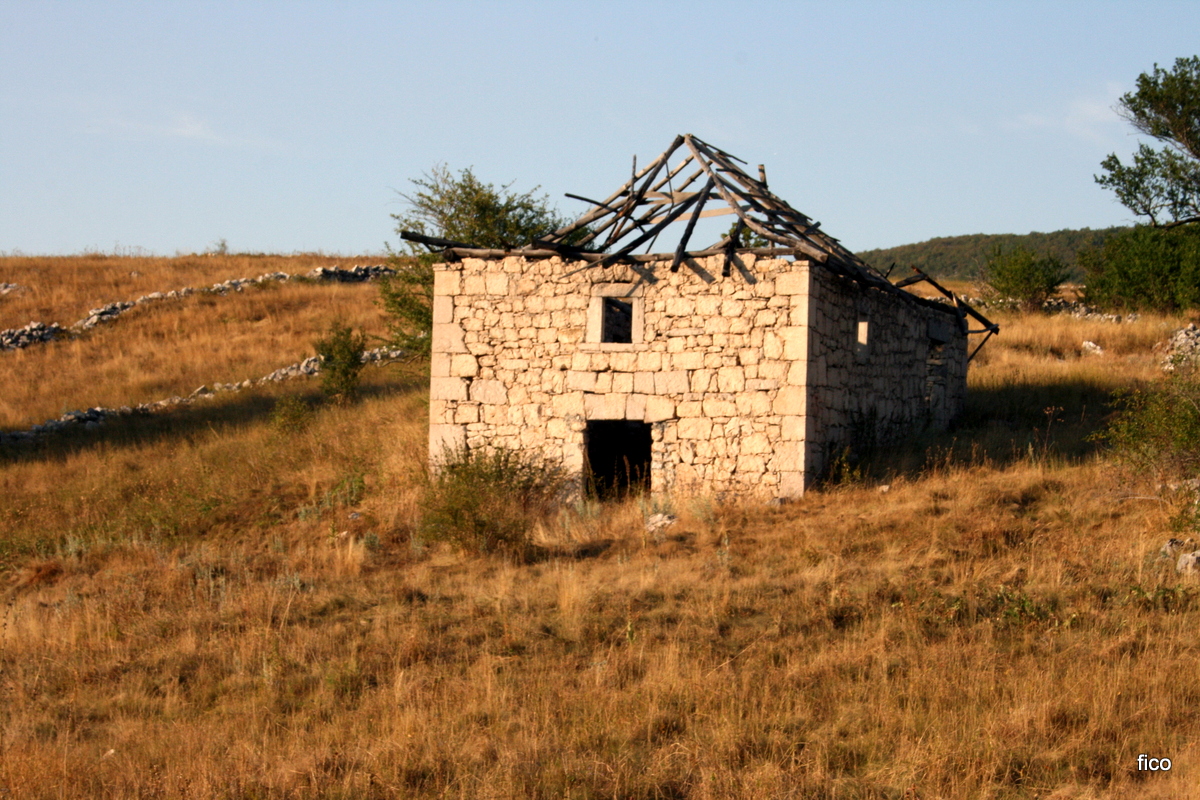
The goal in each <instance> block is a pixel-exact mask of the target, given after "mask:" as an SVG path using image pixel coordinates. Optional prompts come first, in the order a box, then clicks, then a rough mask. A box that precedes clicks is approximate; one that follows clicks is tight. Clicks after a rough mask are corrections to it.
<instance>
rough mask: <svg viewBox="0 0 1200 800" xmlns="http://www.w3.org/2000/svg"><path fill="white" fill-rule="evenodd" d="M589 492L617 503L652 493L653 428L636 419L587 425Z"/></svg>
mask: <svg viewBox="0 0 1200 800" xmlns="http://www.w3.org/2000/svg"><path fill="white" fill-rule="evenodd" d="M586 436H587V474H586V476H585V478H586V482H587V489H588V493H589V494H590V495H592V496H594V497H597V498H599V499H601V500H614V499H619V498H622V497H625V496H626V495H629V494H638V493H640V492H646V491H649V490H650V439H651V437H650V425H649V424H648V423H645V422H637V421H633V420H623V419H617V420H591V421H589V422H588V424H587V432H586Z"/></svg>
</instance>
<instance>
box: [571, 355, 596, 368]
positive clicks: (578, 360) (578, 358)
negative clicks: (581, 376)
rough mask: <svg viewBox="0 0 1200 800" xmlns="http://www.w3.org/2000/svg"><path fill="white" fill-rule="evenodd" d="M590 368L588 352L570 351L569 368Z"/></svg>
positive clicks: (590, 358)
mask: <svg viewBox="0 0 1200 800" xmlns="http://www.w3.org/2000/svg"><path fill="white" fill-rule="evenodd" d="M591 368H592V356H591V354H590V353H572V354H571V369H573V370H576V371H579V372H586V371H588V370H590V369H591Z"/></svg>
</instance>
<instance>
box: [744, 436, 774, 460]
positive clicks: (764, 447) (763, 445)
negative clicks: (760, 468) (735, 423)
mask: <svg viewBox="0 0 1200 800" xmlns="http://www.w3.org/2000/svg"><path fill="white" fill-rule="evenodd" d="M740 444H741V448H740V450H741V453H742V455H760V454H762V453H769V452H771V443H770V441H768V440H767V435H766V434H765V433H752V434H750V435H749V436H745V437H743V438H742V440H741V442H740Z"/></svg>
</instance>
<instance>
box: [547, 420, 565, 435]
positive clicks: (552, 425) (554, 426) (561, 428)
mask: <svg viewBox="0 0 1200 800" xmlns="http://www.w3.org/2000/svg"><path fill="white" fill-rule="evenodd" d="M567 433H568V429H567V423H566V421H565V420H563V419H560V418H558V417H551V418H550V419H548V420H546V436H548V437H549V438H551V439H565V438H567Z"/></svg>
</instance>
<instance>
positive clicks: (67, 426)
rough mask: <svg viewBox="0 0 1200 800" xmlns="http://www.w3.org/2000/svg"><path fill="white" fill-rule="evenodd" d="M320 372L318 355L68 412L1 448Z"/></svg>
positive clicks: (385, 351) (398, 355)
mask: <svg viewBox="0 0 1200 800" xmlns="http://www.w3.org/2000/svg"><path fill="white" fill-rule="evenodd" d="M406 356H407V353H406V352H405V351H404V350H393V349H391V348H386V347H378V348H376V349H374V350H368V351H367V352H365V353H363V356H362V360H363V363H367V364H376V363H386V362H389V361H398V360H399V359H402V358H404V357H406ZM320 371H321V360H320V358H318V357H317V356H311V357H309V358H306V359H304V360H303V361H298V362H296V363H295V364H289V365H288V366H286V367H281V368H279V369H277V370H275V371H274V372H271V373H269V374H267V375H264V376H262V377H261V378H257V379H254V380H249V379H248V380H244V381H241V382H240V383H214V384H213V385H212V386H211V387H210V386H208V385H207V384H206V385H204V386H201V387H199V388H198V389H196V390H195V391H193V392H192V393H191V394H189V395H188V396H187V397H181V396H179V395H175V396H173V397H168V398H165V399H163V400H157V401H155V402H153V403H141V404H139V405H136V406H121V407H119V408H106V407H104V406H96V407H94V408H89V409H87V410H84V411H68V412H67V413H65V414H63V415H62V416H61V417H59V418H58V419H51V420H47V421H46V422H43V423H42V424H41V425H34V426H33V427H32V428H29V429H28V430H24V431H12V432H9V433H4V432H2V431H0V446H3V445H18V444H32V443H34V442H36V441H37V439H38V438H40V437H42V436H45V435H47V434H52V433H62V432H66V431H70V430H73V429H79V428H83V429H86V430H91V429H93V428H97V427H99V426H100V425H102V424H104V422H105V421H106V420H108V419H110V418H112V417H122V416H130V415H134V414H152V413H155V412H157V411H163V410H165V409H168V408H173V407H174V406H179V405H188V404H191V403H194V402H196V401H198V400H208V399H211V398H214V397H216V396H217V395H219V394H224V393H228V392H239V391H242V390H244V389H249V388H250V387H252V386H256V385H262V384H267V383H279V382H280V381H286V380H290V379H292V378H302V377H308V376H312V375H317V374H319V373H320Z"/></svg>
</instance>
